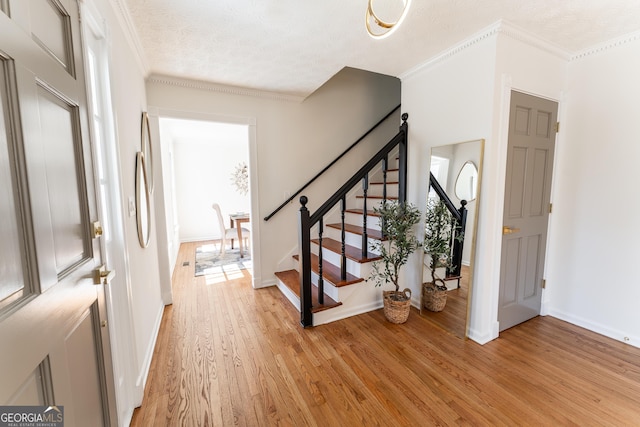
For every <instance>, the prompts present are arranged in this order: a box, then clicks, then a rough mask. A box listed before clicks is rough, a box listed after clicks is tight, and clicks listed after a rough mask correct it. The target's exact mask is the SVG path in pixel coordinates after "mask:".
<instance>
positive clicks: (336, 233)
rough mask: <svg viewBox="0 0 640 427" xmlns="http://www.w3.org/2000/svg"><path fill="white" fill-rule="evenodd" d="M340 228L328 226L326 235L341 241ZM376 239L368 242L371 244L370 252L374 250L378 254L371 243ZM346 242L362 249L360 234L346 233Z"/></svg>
mask: <svg viewBox="0 0 640 427" xmlns="http://www.w3.org/2000/svg"><path fill="white" fill-rule="evenodd" d="M340 234H341V232H340V230H338V229H337V228H327V229H326V231H325V233H324V235H325V236H326V237H330V238H332V239H334V240H338V241H340V239H341V237H340ZM375 241H376V240H375V239H371V238H369V239H368V242H369V243H368V244H369V252H373V253H374V254H378V252H376V251H374V250H372V249H371V244H372V243H373V242H375ZM345 243H346V244H347V245H351V246H355V247H356V248H360V249H362V236H361V235H360V234H354V233H349V232H347V233H345Z"/></svg>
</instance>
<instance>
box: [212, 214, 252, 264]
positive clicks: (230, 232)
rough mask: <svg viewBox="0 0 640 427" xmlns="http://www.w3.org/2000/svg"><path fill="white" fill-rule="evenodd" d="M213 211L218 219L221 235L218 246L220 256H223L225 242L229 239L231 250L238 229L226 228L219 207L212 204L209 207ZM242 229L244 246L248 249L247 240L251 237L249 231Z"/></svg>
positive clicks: (236, 237)
mask: <svg viewBox="0 0 640 427" xmlns="http://www.w3.org/2000/svg"><path fill="white" fill-rule="evenodd" d="M211 207H212V208H213V210H214V211H215V212H216V216H217V217H218V225H219V226H220V234H221V244H220V254H221V255H224V253H225V250H226V246H227V245H226V244H227V240H229V239H231V249H233V241H234V239H238V229H237V228H236V227H233V228H228V227H226V226H225V224H224V218H223V216H222V211H221V210H220V205H219V204H217V203H214V204H213V205H211ZM241 228H242V238H243V239H245V245H246V247H248V244H247V243H248V242H249V240H250V239H249V238H250V236H251V231H250V230H249V229H248V228H245V227H241Z"/></svg>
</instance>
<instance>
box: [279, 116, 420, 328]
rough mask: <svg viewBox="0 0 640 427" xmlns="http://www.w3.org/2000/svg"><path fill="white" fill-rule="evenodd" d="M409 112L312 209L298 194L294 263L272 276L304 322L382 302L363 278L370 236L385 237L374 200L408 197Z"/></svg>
mask: <svg viewBox="0 0 640 427" xmlns="http://www.w3.org/2000/svg"><path fill="white" fill-rule="evenodd" d="M407 118H408V115H407V114H406V113H405V114H403V115H402V119H403V123H402V125H401V126H400V131H399V132H398V134H397V135H396V136H395V137H394V138H393V139H392V140H391V141H389V143H387V144H386V145H385V147H383V148H382V149H381V150H380V151H379V152H378V153H377V154H376V155H375V156H373V157H372V158H371V159H370V160H369V161H368V162H367V163H366V164H365V165H364V166H363V167H362V168H361V169H360V170H359V171H358V172H356V173H355V174H354V176H353V177H352V178H351V179H350V180H349V181H347V182H346V183H345V184H344V185H343V186H342V187H341V188H340V189H339V190H338V191H337V192H336V193H334V195H333V196H331V197H330V198H329V199H328V200H327V201H326V202H325V203H324V204H322V205H321V207H320V208H318V210H317V211H316V212H314V213H310V212H309V210H308V209H307V207H306V204H307V202H308V201H307V198H306V197H305V196H302V197H301V198H300V203H301V205H302V206H301V208H300V212H299V214H298V225H299V244H298V254H297V255H294V256H293V265H296V268H294V269H289V270H284V271H280V272H277V273H276V277H277V285H278V288H279V289H280V290H281V291H282V292H283V294H284V295H285V296H286V297H287V298H288V299H289V300H290V301H291V302H292V303H293V304H294V305H295V306H296V307H297V308H298V309H299V310H300V322H301V324H302V326H303V327H308V326H314V325H321V324H324V323H329V322H332V321H335V320H339V319H343V318H346V317H349V316H353V315H356V314H361V313H365V312H368V311H372V310H376V309H378V308H381V307H382V292H381V289H379V288H377V287H375V286H374V284H373V283H371V282H367V281H366V279H367V278H368V277H369V273H370V271H371V263H372V262H374V261H376V260H377V259H379V258H380V257H379V255H378V254H376V253H373V252H371V251H370V248H371V244H370V242H371V241H373V240H378V241H379V240H384V238H383V236H382V233H381V231H380V225H379V223H378V216H377V215H376V214H375V212H374V211H373V206H379V205H380V204H381V203H384V202H385V201H386V200H389V201H400V202H404V201H405V200H406V164H407V163H406V161H407V158H406V155H407V122H406V120H407ZM389 158H392V159H394V160H393V163H394V164H393V165H390V162H389V160H388V159H389ZM370 179H371V181H370ZM325 222H326V224H325ZM312 235H313V237H312Z"/></svg>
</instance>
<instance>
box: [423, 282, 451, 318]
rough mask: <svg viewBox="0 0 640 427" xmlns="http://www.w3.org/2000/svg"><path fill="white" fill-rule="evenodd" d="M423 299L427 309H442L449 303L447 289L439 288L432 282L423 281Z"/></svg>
mask: <svg viewBox="0 0 640 427" xmlns="http://www.w3.org/2000/svg"><path fill="white" fill-rule="evenodd" d="M422 301H423V305H424V308H426V309H427V310H429V311H442V310H444V306H445V305H446V304H447V291H442V290H440V289H438V288H437V287H435V286H434V285H433V283H431V282H428V283H423V284H422Z"/></svg>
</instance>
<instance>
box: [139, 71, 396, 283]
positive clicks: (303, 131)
mask: <svg viewBox="0 0 640 427" xmlns="http://www.w3.org/2000/svg"><path fill="white" fill-rule="evenodd" d="M399 86H400V82H399V80H398V79H396V78H392V77H389V76H383V75H380V74H374V73H368V72H365V71H362V70H355V69H349V68H347V69H344V70H343V71H341V72H340V73H338V74H337V75H336V76H334V78H332V79H331V80H329V81H328V82H327V83H325V85H323V86H322V87H321V88H319V89H318V90H317V91H316V92H314V93H313V94H312V95H311V96H309V97H308V98H306V99H305V100H304V101H302V102H300V100H291V99H288V98H286V97H279V96H277V95H269V94H266V95H265V94H258V95H255V96H252V95H251V93H250V92H247V91H242V90H234V89H233V88H226V89H223V90H221V89H220V88H217V87H212V86H207V85H206V84H201V83H197V82H185V81H176V80H175V79H167V78H155V79H150V81H148V82H147V94H148V101H149V104H150V105H153V106H154V108H157V109H158V110H159V111H160V112H162V111H177V112H180V113H179V115H180V116H181V117H188V116H189V115H191V116H193V117H197V118H203V117H205V116H216V117H227V118H228V119H229V120H217V121H229V122H235V123H254V125H252V126H250V133H251V132H254V138H255V150H256V152H255V153H253V154H255V164H254V165H251V170H252V173H255V181H253V178H252V185H253V184H255V187H254V188H252V193H255V195H256V196H255V197H256V199H255V200H254V201H253V202H252V211H251V217H252V227H253V230H254V234H253V236H252V240H253V250H254V255H255V254H256V250H257V251H258V252H259V254H261V255H260V259H257V258H255V257H254V276H255V277H254V286H256V287H260V286H268V285H272V284H275V277H274V275H273V274H274V273H275V271H277V270H278V265H279V264H280V263H281V262H282V261H283V260H289V258H290V257H289V254H290V252H291V251H292V250H293V249H294V248H296V247H297V238H298V237H297V211H298V209H299V207H300V205H299V203H298V202H297V198H296V201H295V202H292V203H290V204H288V205H287V206H286V207H285V208H284V209H283V210H282V211H280V212H279V213H278V214H277V215H276V216H274V217H273V218H272V219H271V220H269V221H268V222H267V221H264V220H263V218H264V217H265V216H266V215H268V214H269V213H271V211H272V210H274V209H275V208H276V207H278V205H280V204H281V203H282V202H283V201H284V200H285V199H286V197H285V196H287V195H289V194H291V193H293V192H295V191H296V190H297V189H298V188H299V187H300V186H302V184H304V183H305V182H306V181H308V180H309V179H311V178H312V177H313V176H314V175H315V174H316V173H317V172H319V171H320V170H321V169H322V168H323V167H324V166H325V165H327V164H328V163H329V162H330V161H331V160H333V159H334V158H335V157H337V156H338V154H340V153H341V152H342V151H343V150H344V149H345V148H346V147H347V146H348V145H350V144H351V143H352V142H354V141H355V140H356V139H357V138H359V137H360V136H361V135H362V134H363V133H364V132H365V131H367V130H368V129H369V128H370V127H371V126H372V125H373V124H374V123H375V122H376V121H377V120H379V119H381V118H382V117H384V116H385V115H386V114H387V113H388V112H389V111H391V110H392V108H393V107H395V106H396V105H398V104H399V103H400V88H399ZM399 125H400V120H399V113H398V114H396V116H395V120H390V121H389V122H388V123H387V125H386V126H384V127H382V129H380V131H379V132H378V133H377V134H376V135H375V137H372V138H369V139H368V140H367V141H363V142H362V143H361V144H360V145H359V147H358V149H357V150H356V151H354V152H353V154H351V155H349V156H347V157H345V159H343V161H341V162H340V164H339V165H338V167H337V168H335V169H333V170H332V173H329V174H326V175H325V176H324V177H323V178H322V180H321V181H319V182H318V183H317V184H314V185H313V186H312V187H310V188H309V189H308V190H306V191H305V192H304V194H305V195H307V196H308V197H309V207H310V209H311V210H314V209H315V208H317V207H318V206H320V204H321V203H322V202H323V201H324V200H325V199H326V198H327V197H328V196H329V195H330V194H332V193H333V191H335V189H336V188H337V187H338V186H339V185H340V184H342V183H343V182H344V180H346V178H347V177H349V176H351V174H352V173H353V167H354V165H358V166H359V165H361V164H362V162H363V159H365V158H367V155H370V154H372V153H373V152H375V151H377V149H378V148H379V147H380V146H381V145H382V144H383V143H385V142H387V141H388V140H389V139H390V138H391V136H393V135H395V134H396V133H397V131H398V126H399ZM253 154H252V155H253ZM345 165H346V166H350V167H344V166H345ZM256 229H258V230H259V231H256ZM257 233H259V235H257Z"/></svg>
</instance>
